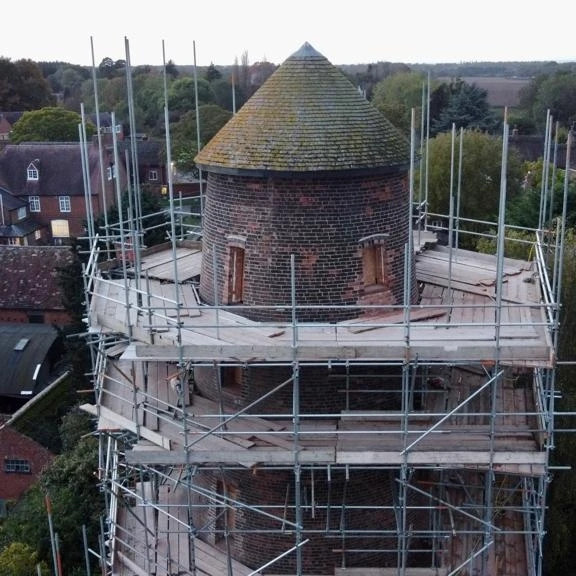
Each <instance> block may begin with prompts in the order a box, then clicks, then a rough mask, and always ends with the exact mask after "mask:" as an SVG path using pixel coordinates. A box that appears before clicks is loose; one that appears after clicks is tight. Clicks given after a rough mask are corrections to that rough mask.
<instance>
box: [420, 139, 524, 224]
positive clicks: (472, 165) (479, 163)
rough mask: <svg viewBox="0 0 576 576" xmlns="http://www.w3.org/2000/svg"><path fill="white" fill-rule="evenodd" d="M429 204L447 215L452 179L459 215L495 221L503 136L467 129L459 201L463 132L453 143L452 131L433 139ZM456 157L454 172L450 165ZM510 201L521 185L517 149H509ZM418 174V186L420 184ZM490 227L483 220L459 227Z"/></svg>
mask: <svg viewBox="0 0 576 576" xmlns="http://www.w3.org/2000/svg"><path fill="white" fill-rule="evenodd" d="M428 151H429V160H428V163H429V173H428V205H429V212H431V213H436V214H443V215H448V214H449V213H450V195H451V188H450V186H451V182H452V199H453V202H452V206H453V213H454V215H455V216H456V215H457V214H456V209H457V207H458V204H459V214H458V215H459V216H460V217H461V218H467V219H472V220H480V221H488V222H496V221H497V219H498V211H499V204H500V179H501V170H502V139H501V138H499V137H496V136H490V135H488V134H484V133H482V132H475V131H464V132H463V142H462V166H461V169H460V173H461V181H460V201H459V203H458V198H457V192H458V174H459V166H458V159H459V156H460V153H459V151H460V132H459V133H458V134H457V135H456V138H455V139H454V142H453V140H452V134H448V133H443V134H439V135H438V136H436V137H435V138H432V139H430V141H429V145H428ZM452 159H454V168H453V175H452V176H451V164H452ZM507 168H508V170H507V179H506V181H507V200H509V201H510V200H512V199H513V198H515V197H516V196H517V195H518V194H519V192H520V190H521V185H522V180H523V176H524V171H523V168H522V162H521V160H520V158H519V156H518V154H517V153H516V152H515V151H514V150H510V149H509V150H508V162H507ZM419 176H420V175H419V174H417V175H416V180H417V182H416V189H418V186H419V182H418V179H419ZM488 228H490V227H489V226H488V227H487V226H485V225H482V224H480V223H471V222H469V223H461V225H460V230H469V231H486V230H487V229H488Z"/></svg>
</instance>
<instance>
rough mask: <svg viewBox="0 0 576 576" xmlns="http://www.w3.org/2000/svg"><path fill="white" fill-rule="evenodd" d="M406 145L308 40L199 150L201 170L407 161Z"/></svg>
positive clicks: (294, 168)
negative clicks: (202, 167) (204, 168)
mask: <svg viewBox="0 0 576 576" xmlns="http://www.w3.org/2000/svg"><path fill="white" fill-rule="evenodd" d="M409 155H410V146H409V142H408V140H407V139H406V138H405V137H404V135H403V134H401V133H400V132H399V131H398V130H397V129H396V128H395V127H394V126H393V125H392V124H391V123H390V122H389V121H388V119H386V118H385V117H384V116H383V115H382V114H381V113H380V111H379V110H377V109H376V108H375V107H374V106H373V105H372V104H371V103H370V102H368V101H367V100H366V99H365V98H364V96H363V95H362V94H360V93H359V91H358V90H357V89H356V88H355V87H354V85H353V84H352V83H351V82H350V81H349V80H348V79H347V78H346V76H344V74H343V73H342V71H341V70H340V69H338V68H337V67H336V66H333V65H332V64H331V63H330V62H329V61H328V60H327V59H326V58H325V57H324V56H322V55H321V54H319V53H318V52H317V51H316V50H314V48H312V46H310V44H308V43H305V44H304V45H303V46H302V47H301V48H300V50H298V51H297V52H295V53H294V54H293V55H292V56H290V57H289V58H288V59H287V60H285V61H284V63H283V64H282V65H281V66H280V67H279V68H278V69H277V70H276V71H275V72H274V74H272V76H270V78H268V80H267V81H266V82H265V83H264V84H263V85H262V87H261V88H260V89H259V90H258V91H257V92H256V93H255V94H254V95H253V96H252V98H250V100H248V102H246V104H244V106H243V107H242V108H241V109H240V110H239V111H238V113H237V114H236V115H235V116H234V117H233V118H231V119H230V121H229V122H228V123H227V124H226V125H225V126H224V127H223V128H222V129H221V130H220V131H219V132H218V134H216V136H214V138H213V139H212V140H211V141H210V142H209V143H208V144H207V145H206V146H205V147H204V148H203V149H202V150H201V151H200V153H199V154H198V155H197V157H196V162H197V163H198V164H199V165H201V166H204V167H208V169H214V170H216V171H218V169H222V170H259V171H260V170H266V171H267V170H270V171H287V172H309V171H321V170H322V171H323V170H330V171H332V170H351V169H352V170H357V169H372V168H382V167H393V166H400V165H406V164H407V163H408V161H409Z"/></svg>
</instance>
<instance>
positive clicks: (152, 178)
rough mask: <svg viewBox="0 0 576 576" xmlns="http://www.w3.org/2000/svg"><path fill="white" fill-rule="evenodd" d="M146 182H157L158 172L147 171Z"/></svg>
mask: <svg viewBox="0 0 576 576" xmlns="http://www.w3.org/2000/svg"><path fill="white" fill-rule="evenodd" d="M148 180H150V181H152V182H156V181H157V180H158V170H149V171H148Z"/></svg>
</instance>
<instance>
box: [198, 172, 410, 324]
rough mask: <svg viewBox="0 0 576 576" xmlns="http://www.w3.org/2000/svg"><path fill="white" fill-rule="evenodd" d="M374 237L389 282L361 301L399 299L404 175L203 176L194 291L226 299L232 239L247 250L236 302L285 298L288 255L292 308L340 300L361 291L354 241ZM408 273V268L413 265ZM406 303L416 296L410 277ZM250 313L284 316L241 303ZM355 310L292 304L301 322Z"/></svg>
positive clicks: (358, 298) (278, 302) (285, 302)
mask: <svg viewBox="0 0 576 576" xmlns="http://www.w3.org/2000/svg"><path fill="white" fill-rule="evenodd" d="M374 234H380V235H382V239H381V240H380V242H382V243H383V244H384V246H385V252H386V269H387V279H388V282H387V287H386V288H387V289H386V290H382V291H381V293H380V295H381V297H380V298H379V297H378V295H377V294H375V293H371V294H370V295H369V303H370V304H374V303H381V304H402V301H403V285H404V250H405V245H406V242H407V234H408V192H407V175H406V174H405V173H401V174H395V175H372V176H366V175H364V176H354V177H350V176H321V177H318V178H312V177H310V176H309V175H308V177H296V176H294V177H293V178H268V179H259V178H256V177H240V176H226V175H219V174H213V173H211V174H209V177H208V186H207V199H206V205H205V219H204V238H203V242H204V260H203V263H202V277H201V284H200V293H201V296H202V297H203V298H204V300H206V301H207V302H208V303H210V304H213V303H214V302H215V297H214V287H213V261H214V253H215V254H216V263H217V264H216V266H217V285H218V291H219V294H218V295H217V297H218V302H219V303H226V302H227V290H226V286H227V283H228V281H229V278H230V275H231V271H230V269H229V268H228V265H229V261H230V257H229V254H230V246H231V245H232V244H233V243H234V242H237V239H238V238H240V239H242V241H243V243H244V244H243V245H244V248H245V260H244V289H243V299H242V301H243V304H244V305H246V306H254V305H257V306H275V307H276V306H290V303H291V255H292V254H294V257H295V269H296V282H295V284H296V300H297V305H300V306H310V307H313V306H318V305H332V306H336V307H337V306H348V305H354V304H358V303H360V304H361V303H362V301H363V298H366V297H367V295H366V293H365V286H364V279H363V272H362V246H361V244H360V241H361V240H362V239H364V238H366V237H369V236H372V235H374ZM412 275H414V271H413V270H412ZM412 285H413V286H414V290H413V295H412V297H413V301H414V300H415V299H416V298H417V290H416V283H415V282H413V283H412ZM241 313H242V314H244V315H246V316H248V317H250V318H253V319H256V320H264V319H270V320H275V319H289V318H290V310H285V311H279V310H277V309H274V310H255V309H252V310H244V311H243V312H241ZM361 313H362V311H361V310H354V309H350V308H348V309H346V310H344V309H340V310H339V309H337V308H332V309H324V310H319V309H313V308H309V309H307V310H300V311H299V313H298V316H299V319H301V320H314V321H334V320H339V319H345V318H351V317H355V316H358V315H360V314H361Z"/></svg>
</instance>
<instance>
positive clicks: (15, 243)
mask: <svg viewBox="0 0 576 576" xmlns="http://www.w3.org/2000/svg"><path fill="white" fill-rule="evenodd" d="M8 244H9V245H10V246H20V238H8Z"/></svg>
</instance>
